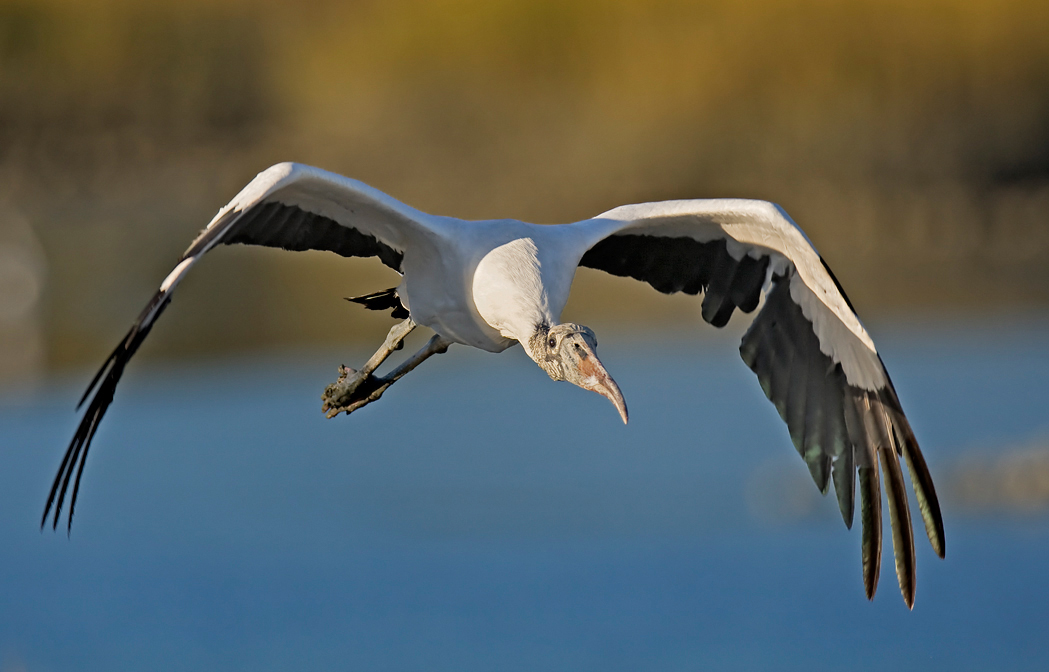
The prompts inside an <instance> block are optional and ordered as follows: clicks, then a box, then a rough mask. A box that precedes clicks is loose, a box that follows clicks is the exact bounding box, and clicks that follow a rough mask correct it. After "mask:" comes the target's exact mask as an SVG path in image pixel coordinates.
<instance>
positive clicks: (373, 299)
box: [346, 287, 408, 320]
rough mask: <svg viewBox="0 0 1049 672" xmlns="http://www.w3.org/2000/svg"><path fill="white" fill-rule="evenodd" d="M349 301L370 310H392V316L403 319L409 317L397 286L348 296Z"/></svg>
mask: <svg viewBox="0 0 1049 672" xmlns="http://www.w3.org/2000/svg"><path fill="white" fill-rule="evenodd" d="M346 300H347V301H352V302H354V303H359V304H361V305H362V306H364V307H365V308H367V309H368V310H392V311H393V312H392V313H391V314H390V315H391V317H393V318H394V319H397V320H403V319H405V318H407V317H408V310H407V309H406V308H405V307H404V305H403V304H402V303H401V297H399V296H398V295H397V288H396V287H391V288H390V289H384V290H382V291H381V292H375V293H373V294H365V295H364V296H348V297H346Z"/></svg>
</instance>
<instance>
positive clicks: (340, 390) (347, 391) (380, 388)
mask: <svg viewBox="0 0 1049 672" xmlns="http://www.w3.org/2000/svg"><path fill="white" fill-rule="evenodd" d="M391 384H392V381H387V380H385V379H383V378H377V377H375V376H373V375H372V374H371V373H369V372H367V371H358V370H356V369H351V368H350V367H348V366H345V365H340V366H339V378H338V380H336V381H335V382H334V383H332V384H331V385H328V386H327V387H326V388H324V394H322V395H321V401H322V402H324V403H323V404H322V405H321V411H322V412H323V413H324V415H325V416H326V417H328V418H334V417H335V416H336V415H338V414H339V413H346V414H347V415H349V414H350V413H352V412H354V411H356V410H357V409H358V408H361V407H362V406H366V405H367V404H370V403H371V402H373V401H375V400H376V399H378V398H379V397H381V396H382V393H383V392H384V391H386V388H387V387H389V386H390V385H391Z"/></svg>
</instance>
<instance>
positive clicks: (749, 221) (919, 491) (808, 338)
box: [44, 163, 944, 606]
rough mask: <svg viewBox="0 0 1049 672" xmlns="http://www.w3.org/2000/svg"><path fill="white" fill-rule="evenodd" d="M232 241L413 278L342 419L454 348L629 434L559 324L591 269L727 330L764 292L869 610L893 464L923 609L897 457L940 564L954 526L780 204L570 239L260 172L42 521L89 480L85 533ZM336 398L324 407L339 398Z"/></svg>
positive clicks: (773, 376)
mask: <svg viewBox="0 0 1049 672" xmlns="http://www.w3.org/2000/svg"><path fill="white" fill-rule="evenodd" d="M220 243H221V244H237V243H240V244H251V245H264V246H269V247H280V248H283V249H287V250H307V249H313V250H328V251H332V252H335V253H337V254H340V255H342V256H346V257H367V256H377V257H379V259H380V260H381V261H382V262H383V263H384V264H386V265H387V266H389V267H390V268H392V269H393V270H395V271H397V272H398V273H400V274H401V281H400V284H399V285H398V286H397V287H396V288H395V290H387V291H386V292H380V293H377V294H374V295H369V296H366V297H358V298H356V299H353V300H355V301H358V302H360V303H364V304H365V305H366V306H367V307H369V308H372V309H381V310H385V309H390V308H392V309H393V310H394V315H395V316H397V315H398V314H400V315H402V316H410V319H409V320H407V321H406V322H405V323H404V324H405V325H407V326H406V327H395V328H394V330H392V331H391V334H390V337H389V338H388V339H387V343H385V344H384V349H380V352H379V353H376V356H375V357H373V358H372V360H369V363H368V364H367V365H365V368H364V369H363V370H362V371H360V372H353V373H354V376H355V377H353V378H352V379H350V380H349V382H348V383H347V382H346V381H345V380H344V378H346V375H347V374H348V373H350V372H351V371H352V370H346V371H345V372H344V376H343V377H342V378H340V382H339V383H338V384H337V385H336V386H331V387H330V388H329V392H330V390H331V389H332V388H337V389H338V390H341V391H340V392H339V394H341V395H343V396H342V397H339V398H340V399H344V400H348V401H346V402H345V403H343V402H339V403H335V402H332V403H331V405H332V406H333V407H334V408H335V410H334V411H333V412H329V416H331V415H334V414H337V413H338V412H342V411H344V412H347V413H349V412H350V411H352V410H355V409H356V408H359V407H360V406H363V405H364V404H367V403H370V402H371V401H374V400H376V399H378V397H379V395H381V393H382V391H383V390H384V389H386V388H387V387H388V386H389V385H391V384H392V383H393V382H394V381H396V380H397V379H398V378H399V377H400V376H401V375H404V373H407V372H408V371H410V370H412V369H413V368H414V367H415V366H417V365H418V364H419V363H420V362H422V361H423V360H425V359H426V358H427V357H429V356H431V355H433V354H436V353H439V352H443V351H444V350H445V349H447V346H448V345H449V344H451V343H459V344H464V345H469V346H473V347H476V348H479V349H482V350H486V351H490V352H500V351H502V350H505V349H506V348H508V347H510V346H512V345H514V344H515V343H521V344H522V346H523V347H524V349H525V351H526V352H527V353H528V355H529V357H531V358H532V359H533V360H535V361H536V363H537V364H539V366H540V367H541V368H543V369H544V370H545V371H546V372H547V373H548V374H549V375H550V377H551V378H553V379H554V380H567V381H569V382H572V383H574V384H576V385H579V386H580V387H583V388H585V389H589V390H593V391H596V392H599V393H600V394H602V395H604V396H606V397H607V398H608V399H609V400H611V401H612V402H613V403H614V404H615V405H616V408H617V409H618V410H619V412H620V414H621V416H622V418H623V420H624V422H625V421H626V419H627V413H626V406H625V402H624V401H623V398H622V394H621V393H620V391H619V388H618V386H616V384H615V382H614V381H613V380H612V379H611V377H610V376H609V375H608V373H607V371H605V369H604V367H603V365H602V364H601V362H600V361H599V360H598V359H597V356H596V347H597V341H596V338H595V337H594V334H593V332H592V331H590V330H589V329H587V328H586V327H582V326H580V325H572V324H561V323H560V316H561V312H562V310H563V309H564V307H565V304H566V303H567V301H568V296H569V291H570V289H571V286H572V280H573V278H574V276H575V272H576V269H577V268H578V267H579V266H588V267H591V268H595V269H599V270H603V271H605V272H608V273H611V274H614V275H620V276H626V277H632V278H635V279H637V280H641V281H644V282H647V283H648V284H650V285H651V286H652V287H654V288H655V289H657V290H658V291H660V292H664V293H674V292H679V291H683V292H685V293H688V294H699V293H702V294H703V301H702V306H701V313H702V316H703V318H704V319H705V320H706V321H708V322H710V323H711V324H713V325H714V326H717V327H720V326H723V325H724V324H725V323H727V321H728V320H729V318H730V317H731V315H732V314H733V311H734V310H736V309H737V308H738V309H740V310H741V311H743V312H751V311H753V310H755V309H756V308H757V307H758V305H759V300H760V299H761V297H762V296H764V307H763V308H762V309H761V310H760V311H759V312H758V315H757V317H756V318H755V319H754V321H753V323H752V324H751V326H750V328H749V329H748V331H747V333H746V335H745V336H744V338H743V342H742V344H741V346H740V353H741V355H742V356H743V359H744V361H745V362H746V363H747V365H748V366H749V367H750V368H751V369H752V370H753V371H754V372H755V373H756V374H757V376H758V379H759V382H760V383H761V386H762V389H763V390H764V391H765V394H766V395H767V396H768V397H769V399H770V400H771V401H772V402H773V403H774V404H775V405H776V408H777V410H778V411H779V414H780V416H781V417H782V418H783V420H784V421H785V422H786V423H787V426H788V429H789V431H790V435H791V439H792V440H793V442H794V444H795V446H796V447H797V449H798V451H799V453H801V455H802V457H803V458H804V460H805V462H806V463H807V465H808V467H809V470H810V472H811V473H812V476H813V479H814V480H815V481H816V484H817V486H818V487H819V488H820V489H821V490H822V491H823V492H826V491H827V490H828V487H829V485H830V484H831V482H833V485H834V489H835V493H836V495H837V499H838V504H839V507H840V509H841V513H842V517H843V518H844V520H845V522H846V524H847V525H849V526H851V524H852V518H853V511H854V495H855V490H856V475H857V473H858V474H859V491H860V495H861V502H862V507H861V517H862V520H863V546H862V547H863V567H864V583H865V586H866V588H867V594H868V597H872V596H873V594H874V588H875V586H876V585H877V581H878V572H879V566H880V552H881V487H880V479H879V476H878V465H879V463H880V465H881V470H882V472H883V473H884V475H885V478H886V479H887V492H888V501H889V513H890V519H891V522H892V529H893V546H894V548H895V550H896V571H897V577H898V579H899V582H900V587H901V590H902V592H903V595H904V599H905V601H906V602H907V604H908V605H909V606H910V605H911V604H912V602H913V598H914V585H915V573H914V545H913V535H912V530H911V524H910V517H909V512H908V508H907V507H908V504H907V494H906V490H905V487H904V485H903V476H902V471H901V468H900V459H899V458H900V457H901V456H902V457H904V458H906V462H907V465H908V470H909V472H910V474H911V482H912V484H913V486H914V491H915V494H916V496H917V498H918V503H919V505H920V509H921V514H922V518H923V520H924V523H925V527H926V532H927V534H928V536H929V540H930V542H932V544H933V548H934V549H935V550H936V552H937V553H938V554H939V555H940V556H941V557H942V556H943V553H944V536H943V523H942V519H941V516H940V510H939V504H938V502H937V499H936V494H935V489H934V488H933V485H932V480H931V476H930V475H929V471H928V468H927V467H926V465H925V462H924V458H923V457H922V456H921V452H920V451H919V449H918V444H917V441H916V439H915V438H914V434H913V432H912V431H911V429H910V425H909V423H908V421H907V419H906V417H905V416H904V414H903V411H902V408H901V407H900V403H899V399H898V398H897V397H896V392H895V390H894V389H893V386H892V383H891V381H890V380H889V377H888V374H887V373H886V371H885V368H884V366H883V364H882V362H881V359H880V357H879V355H878V352H877V350H876V349H875V347H874V343H873V341H872V340H871V338H870V336H869V335H868V333H867V331H866V330H865V329H864V328H863V325H862V324H861V323H860V321H859V318H858V317H857V316H856V313H855V311H854V310H853V309H852V306H851V305H850V304H849V302H848V299H847V298H846V297H845V295H844V292H843V291H842V290H841V288H840V286H839V285H838V283H837V280H836V279H835V278H834V276H833V274H832V273H831V272H830V268H829V267H828V266H827V265H826V264H825V263H824V261H823V260H822V258H821V257H820V256H819V254H818V253H817V252H816V250H815V249H814V247H813V246H812V244H811V243H810V242H809V240H808V238H806V236H805V234H804V233H803V232H802V231H801V229H800V228H798V227H797V225H796V224H795V223H794V222H793V221H792V220H791V218H790V217H789V215H787V213H786V212H785V211H784V210H783V209H782V208H780V207H779V206H777V205H775V204H773V203H769V202H766V201H757V200H744V199H706V200H681V201H665V202H661V203H644V204H638V205H627V206H621V207H618V208H615V209H613V210H609V211H608V212H605V213H603V214H601V215H598V216H597V217H594V218H591V219H587V220H583V221H580V222H575V223H572V224H564V225H536V224H529V223H526V222H521V221H517V220H510V219H501V220H487V221H466V220H461V219H456V218H453V217H441V216H435V215H430V214H427V213H424V212H421V211H419V210H416V209H414V208H411V207H409V206H407V205H405V204H403V203H401V202H399V201H397V200H395V199H393V198H391V197H390V196H387V195H386V194H384V193H382V192H380V191H378V190H376V189H374V188H372V187H369V186H368V185H366V184H363V183H361V182H358V181H356V180H351V179H349V178H346V177H342V176H340V175H336V174H333V173H329V172H327V171H323V170H320V169H318V168H313V167H310V166H303V165H300V164H292V163H283V164H278V165H276V166H273V167H272V168H269V169H268V170H266V171H263V172H262V173H260V174H259V175H258V176H257V177H256V178H255V179H254V180H252V182H251V183H249V184H248V186H246V187H245V188H244V189H243V190H242V191H241V192H240V193H239V194H238V195H237V196H236V197H235V198H234V199H233V200H232V201H231V202H230V203H229V204H228V205H227V206H225V207H224V208H222V209H221V210H219V212H218V214H217V215H216V216H215V218H214V219H213V220H212V221H211V223H210V224H208V226H207V227H206V228H205V229H204V231H203V232H202V233H201V234H200V235H199V236H198V237H197V239H196V240H195V241H194V242H193V243H192V244H191V245H190V247H189V249H187V251H186V252H185V254H184V255H183V257H182V259H180V260H179V262H178V263H177V264H176V266H175V268H174V269H173V270H172V271H171V273H170V274H168V276H167V277H166V278H165V279H164V281H163V282H162V283H161V285H160V289H159V291H158V292H157V294H156V295H155V296H154V297H153V300H152V301H151V302H150V303H149V305H147V306H146V308H145V309H144V310H143V312H142V314H141V315H140V316H139V319H138V320H137V321H136V322H135V324H134V325H133V326H132V329H131V331H130V332H129V333H128V335H127V337H126V338H125V339H124V341H123V342H122V343H121V344H120V345H118V346H117V349H116V350H114V352H113V354H112V355H110V357H109V359H107V360H106V363H105V364H104V365H103V367H102V370H101V371H99V374H98V375H97V376H96V377H95V380H94V381H92V383H91V385H90V386H89V387H88V391H87V393H85V395H84V400H86V399H87V398H88V396H89V395H91V393H92V391H93V390H94V391H95V393H94V396H93V397H91V402H90V404H89V406H88V411H87V413H86V414H85V416H84V418H83V419H82V421H81V424H80V427H79V428H78V430H77V432H76V434H75V435H74V438H73V441H72V443H71V444H70V447H69V449H68V450H67V452H66V455H65V458H64V459H63V462H62V466H61V467H60V469H59V473H58V476H56V479H55V482H54V485H53V486H52V490H51V495H50V497H49V499H48V503H47V507H46V508H45V512H44V516H45V520H46V517H47V515H48V512H49V511H50V509H51V506H52V504H53V503H54V502H55V498H56V495H57V505H56V506H55V514H54V524H55V525H56V526H57V524H58V517H59V513H60V510H61V506H62V502H63V498H64V496H65V492H66V489H67V487H68V486H69V484H70V478H71V476H72V474H73V472H74V470H75V471H76V480H75V482H74V484H73V496H72V500H71V504H70V511H69V520H70V525H71V524H72V515H73V506H74V504H75V502H76V494H77V490H78V488H79V484H80V476H81V474H82V472H83V467H84V464H85V461H86V456H87V450H88V447H89V445H90V442H91V439H92V437H93V436H94V433H95V430H96V429H97V427H98V422H99V421H100V420H101V417H102V415H103V414H104V413H105V411H106V408H108V406H109V403H110V402H111V401H112V398H113V391H114V390H115V388H116V385H117V382H118V381H119V380H120V377H121V375H122V373H123V370H124V366H125V365H126V364H127V362H128V361H129V359H130V358H131V356H132V355H133V354H134V353H135V351H136V350H137V349H138V346H139V345H140V344H141V342H142V340H143V339H144V338H145V336H146V335H147V334H148V333H149V331H150V329H152V326H153V324H154V322H155V321H156V319H157V317H158V316H159V315H160V313H161V311H162V310H163V309H164V308H165V306H167V304H168V302H169V301H170V297H171V293H172V292H173V291H174V290H175V288H176V287H177V285H178V283H179V282H180V281H181V280H182V278H183V277H185V274H186V273H187V272H188V271H189V269H190V268H191V267H192V266H193V265H194V264H196V262H197V261H199V260H200V259H201V258H202V257H203V256H204V254H205V253H207V252H208V251H209V250H210V249H212V248H213V247H214V246H216V245H218V244H220ZM416 324H419V325H423V326H426V327H429V328H430V329H432V330H433V331H434V332H435V333H436V334H437V336H435V337H434V339H431V343H430V344H428V346H427V347H426V348H424V350H422V351H420V352H419V353H417V354H416V355H415V356H413V358H411V359H410V360H409V362H407V363H406V364H405V365H402V367H401V369H398V371H396V372H395V374H396V375H394V374H391V376H388V377H387V378H383V379H378V378H375V377H373V376H372V371H374V369H375V367H377V366H378V365H379V364H380V363H381V362H382V361H383V359H385V357H386V356H388V354H389V352H391V351H392V350H393V349H396V348H397V347H399V346H400V343H401V341H402V340H403V337H404V335H406V334H407V333H408V331H410V330H411V329H412V328H414V325H416ZM398 329H400V330H399V331H398ZM340 386H341V387H340ZM96 388H97V389H96ZM329 392H326V396H325V399H326V400H327V401H326V406H325V409H326V410H327V409H328V408H329V403H328V402H329V401H331V399H335V397H331V398H329ZM337 396H338V395H336V397H337ZM84 400H82V402H81V403H83V401H84ZM77 465H79V466H77Z"/></svg>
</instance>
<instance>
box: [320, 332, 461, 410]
mask: <svg viewBox="0 0 1049 672" xmlns="http://www.w3.org/2000/svg"><path fill="white" fill-rule="evenodd" d="M414 328H415V323H414V322H412V321H411V320H410V319H408V320H405V321H404V322H402V323H400V324H398V325H397V326H395V327H394V328H393V329H391V330H390V333H389V335H388V336H387V337H386V341H384V342H383V344H382V347H380V348H379V350H378V351H376V353H375V354H374V355H372V357H371V359H369V360H368V362H367V363H366V364H365V365H364V368H362V369H361V370H360V371H355V370H354V369H351V368H349V367H347V366H340V367H339V379H338V380H337V381H336V382H334V383H332V384H331V385H329V386H328V387H327V388H326V389H325V390H324V394H323V395H321V400H322V401H323V402H324V404H323V405H322V406H321V410H322V411H324V413H325V415H326V416H327V417H329V418H334V417H335V416H336V415H338V414H339V413H346V414H350V413H352V412H354V411H356V410H357V409H358V408H361V407H362V406H366V405H367V404H370V403H371V402H373V401H375V400H376V399H378V398H379V397H381V396H382V393H383V392H385V391H386V389H387V388H388V387H390V385H393V384H394V383H396V382H397V381H398V380H399V379H400V378H401V377H403V376H404V375H405V374H407V373H408V372H409V371H411V370H412V369H414V368H415V367H417V366H419V365H420V364H422V363H423V362H424V361H426V360H427V359H429V358H430V357H432V356H433V355H436V354H440V353H442V352H446V351H447V350H448V346H449V345H451V344H452V342H451V341H449V340H446V339H444V338H442V337H440V336H437V335H434V336H433V338H431V339H430V340H429V341H428V342H427V343H426V345H425V346H424V347H423V348H422V349H421V350H419V352H417V353H415V354H414V355H412V356H411V357H409V358H408V359H406V360H404V361H403V362H401V364H400V366H398V367H397V368H395V369H394V370H393V371H391V372H390V373H389V374H388V375H386V376H382V377H377V376H373V375H372V373H373V372H374V371H375V369H377V368H379V365H380V364H382V363H383V362H384V361H385V360H386V358H387V357H389V356H390V354H391V353H392V352H393V351H394V350H399V349H400V348H401V346H402V344H403V342H404V338H405V337H406V336H407V335H408V334H409V333H411V331H412V329H414Z"/></svg>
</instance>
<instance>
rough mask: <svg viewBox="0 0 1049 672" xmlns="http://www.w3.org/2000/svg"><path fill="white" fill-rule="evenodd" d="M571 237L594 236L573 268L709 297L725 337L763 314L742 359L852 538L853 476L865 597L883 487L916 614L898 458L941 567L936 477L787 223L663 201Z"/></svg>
mask: <svg viewBox="0 0 1049 672" xmlns="http://www.w3.org/2000/svg"><path fill="white" fill-rule="evenodd" d="M578 226H580V228H581V229H583V230H584V231H586V232H588V233H590V234H591V237H590V239H589V241H588V242H590V243H591V244H590V247H589V249H588V250H587V251H586V252H585V253H584V254H583V256H582V259H581V260H580V262H579V265H580V266H587V267H589V268H596V269H600V270H602V271H606V272H608V273H611V274H613V275H619V276H626V277H631V278H634V279H636V280H642V281H644V282H647V283H649V284H650V285H652V286H653V287H654V288H656V289H657V290H659V291H660V292H663V293H667V294H672V293H674V292H686V293H688V294H698V293H700V292H703V293H704V296H703V304H702V314H703V319H705V320H706V321H707V322H710V323H711V324H713V325H714V326H716V327H722V326H724V325H725V324H726V323H727V322H728V320H729V318H730V317H731V316H732V313H733V312H734V311H735V309H736V308H739V309H740V310H742V311H743V312H745V313H749V312H751V311H753V310H754V309H755V308H757V306H758V304H759V302H760V298H761V292H762V290H763V289H764V290H765V304H764V307H763V308H762V310H761V311H760V312H759V313H758V315H757V317H756V318H755V319H754V322H753V323H752V324H751V326H750V328H749V329H748V330H747V332H746V334H745V335H744V336H743V342H742V344H741V345H740V354H741V355H742V356H743V361H745V362H746V363H747V366H749V367H750V368H751V369H752V370H753V371H754V373H756V374H757V376H758V381H759V382H760V383H761V387H762V389H763V390H764V391H765V395H766V396H768V398H769V399H770V400H771V401H772V403H773V404H775V406H776V410H778V411H779V414H780V417H782V418H783V420H784V421H785V422H786V423H787V428H788V430H789V431H790V437H791V440H792V441H793V442H794V446H795V447H796V448H797V449H798V452H799V453H801V456H802V457H803V458H804V459H805V462H806V464H808V467H809V471H810V473H811V474H812V478H813V479H814V480H815V481H816V485H817V486H818V487H819V489H820V491H821V492H823V493H826V492H827V489H828V487H829V485H830V482H831V481H833V483H834V490H835V493H836V495H837V498H838V505H839V508H840V509H841V515H842V518H844V520H845V524H846V525H847V526H849V527H850V528H851V527H852V519H853V507H854V501H855V487H856V472H857V471H858V473H859V489H860V502H861V505H860V518H861V521H862V527H863V533H862V538H863V541H862V545H863V548H862V556H863V578H864V585H865V586H866V590H867V597H869V598H870V597H873V596H874V591H875V589H876V587H877V583H878V572H879V568H880V563H881V486H880V482H879V475H878V464H879V461H880V463H881V471H882V473H883V474H884V477H885V481H886V487H887V490H888V502H889V519H890V522H891V525H892V534H893V548H894V549H895V556H896V575H897V578H898V579H899V582H900V590H901V591H902V593H903V598H904V600H905V601H906V603H907V606H908V607H910V606H912V605H913V603H914V590H915V569H914V536H913V532H912V530H911V519H910V513H909V510H908V504H907V493H906V489H905V486H904V483H903V474H902V470H901V468H900V460H899V458H900V455H903V456H904V458H905V459H906V461H907V467H908V471H909V472H910V476H911V483H912V485H913V487H914V491H915V494H916V496H917V499H918V506H919V508H920V509H921V514H922V518H923V520H924V522H925V530H926V532H927V534H928V537H929V541H930V542H931V543H932V546H933V549H934V550H935V551H936V553H937V554H938V555H939V556H940V557H943V556H944V532H943V520H942V518H941V516H940V506H939V503H938V501H937V499H936V491H935V489H934V488H933V483H932V478H931V476H930V474H929V470H928V467H927V466H926V464H925V459H924V458H923V457H922V454H921V451H920V450H919V448H918V442H917V441H916V440H915V438H914V433H913V432H912V431H911V427H910V424H909V423H908V422H907V418H906V416H905V415H904V413H903V409H902V408H901V407H900V401H899V399H898V398H897V396H896V391H895V390H894V389H893V386H892V381H891V380H889V374H888V373H887V372H886V371H885V367H884V365H883V364H882V361H881V358H880V357H879V355H878V352H877V350H876V349H875V347H874V343H873V342H872V341H871V338H870V336H869V335H868V334H867V332H866V330H864V328H863V325H862V324H860V321H859V319H858V318H857V316H856V313H855V311H854V310H853V308H852V305H851V303H850V302H849V300H848V299H847V298H846V297H845V293H844V291H842V289H841V286H840V285H839V284H838V281H837V280H836V279H835V278H834V275H833V274H832V273H831V271H830V268H829V267H828V266H827V264H826V262H824V261H823V259H822V258H821V257H820V256H819V255H818V254H817V253H816V250H815V249H813V247H812V245H811V244H810V243H809V241H808V239H807V238H806V237H805V234H803V233H802V232H801V230H800V229H799V228H798V227H797V225H795V224H794V222H793V221H792V220H791V219H790V217H789V216H788V215H787V213H786V212H784V211H783V209H782V208H780V207H779V206H777V205H774V204H772V203H767V202H764V201H749V200H738V199H712V200H697V201H667V202H663V203H645V204H641V205H628V206H623V207H620V208H616V209H614V210H611V211H609V212H606V213H604V214H603V215H599V216H598V217H595V218H594V219H592V220H587V221H586V222H581V223H580V224H579V225H578Z"/></svg>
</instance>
